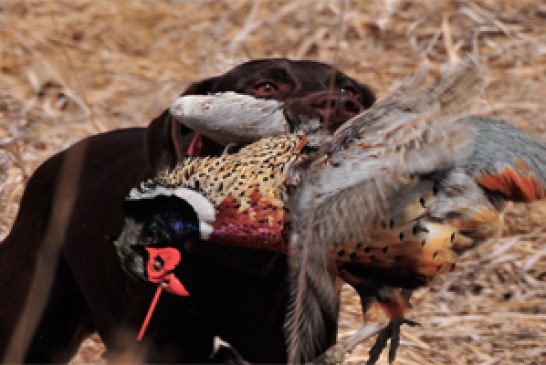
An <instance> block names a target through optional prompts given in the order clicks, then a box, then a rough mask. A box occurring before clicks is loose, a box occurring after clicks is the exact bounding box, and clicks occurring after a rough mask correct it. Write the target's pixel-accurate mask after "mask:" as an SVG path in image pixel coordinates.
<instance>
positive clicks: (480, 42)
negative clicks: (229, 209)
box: [0, 0, 546, 364]
mask: <svg viewBox="0 0 546 365" xmlns="http://www.w3.org/2000/svg"><path fill="white" fill-rule="evenodd" d="M467 53H470V54H473V55H474V56H475V57H476V58H477V59H479V60H480V62H481V63H482V64H484V65H485V66H486V70H487V78H488V80H489V81H490V82H489V86H488V87H487V89H486V93H485V97H484V101H483V103H482V105H481V110H479V112H480V113H481V114H488V115H494V116H497V117H500V118H503V119H505V120H507V121H508V122H510V123H513V124H515V125H517V126H519V127H521V128H523V129H524V130H526V131H527V132H529V133H532V134H534V135H536V136H538V137H539V138H546V102H545V100H546V2H545V1H543V0H542V1H539V0H535V1H532V0H505V1H497V0H481V1H471V0H460V1H447V0H446V1H403V0H368V1H320V0H319V1H316V0H309V1H307V0H299V1H259V0H254V1H251V0H225V1H217V0H214V1H204V0H202V1H177V0H171V1H166V0H165V1H159V0H154V1H152V0H150V1H144V0H142V1H132V0H124V1H107V0H66V1H55V2H53V1H18V0H3V1H0V86H1V87H0V239H2V238H3V237H5V236H6V235H7V233H8V231H9V229H10V226H11V224H12V222H13V219H14V218H15V215H16V213H17V209H18V204H19V200H20V198H21V194H22V192H23V189H24V186H25V183H26V181H27V180H28V178H29V177H30V175H31V174H32V172H33V171H34V170H35V169H36V167H37V166H38V165H39V164H40V163H41V162H43V161H44V160H45V159H47V158H48V157H50V156H51V155H53V154H55V153H56V152H58V151H60V150H62V149H64V148H66V147H67V146H69V145H71V144H72V143H74V142H76V141H78V140H80V139H81V138H84V137H86V136H89V135H92V134H96V133H99V132H102V131H106V130H110V129H114V128H121V127H128V126H134V125H140V126H145V125H147V123H148V122H149V121H150V120H151V119H152V118H153V117H154V116H156V115H157V114H159V112H161V111H162V110H163V109H165V108H166V107H168V105H169V104H170V102H171V101H172V100H173V99H174V98H175V97H176V96H177V95H178V94H179V93H180V92H181V91H182V90H184V88H185V86H186V85H187V84H188V83H190V82H192V81H197V80H199V79H201V78H203V77H207V76H212V75H215V74H219V73H222V72H224V71H226V70H228V69H230V68H231V67H233V66H234V65H237V64H239V63H241V62H243V61H246V60H249V59H254V58H263V57H289V58H294V59H302V58H306V59H314V60H320V61H324V62H328V63H331V64H334V65H335V66H337V67H338V68H340V69H342V70H343V71H345V72H346V73H348V74H349V75H351V76H353V77H355V78H357V79H359V80H360V81H362V82H364V83H367V84H369V85H370V86H371V87H372V88H373V89H374V90H375V91H376V92H377V94H378V95H379V96H382V95H384V94H385V93H386V92H387V91H388V90H389V88H390V87H391V85H392V84H393V83H394V82H396V80H399V79H400V78H402V77H404V76H406V75H408V74H409V73H411V72H413V71H414V70H415V69H416V68H417V67H418V65H419V63H420V62H421V61H422V60H423V59H425V58H426V59H428V60H429V61H430V62H431V63H432V70H433V71H435V72H436V71H438V70H439V69H440V68H441V66H442V64H444V63H446V62H453V61H456V60H457V59H459V58H461V57H463V56H464V55H465V54H467ZM121 152H122V151H121ZM505 220H506V228H505V230H504V234H503V237H500V238H498V239H495V240H491V241H488V242H487V243H486V244H484V245H483V246H482V247H480V248H479V249H477V250H474V251H473V252H470V253H468V254H466V255H465V256H464V257H463V258H462V259H461V261H460V264H459V265H458V268H457V269H456V271H455V272H454V273H452V274H450V275H447V276H445V277H441V278H439V280H437V281H436V282H435V283H434V285H433V286H432V288H429V289H424V290H421V291H419V292H417V293H416V294H415V296H414V298H413V301H412V302H413V305H414V308H413V309H412V310H411V311H410V312H409V318H411V319H414V320H417V321H420V322H422V326H420V327H415V328H409V327H407V328H403V332H402V344H401V347H400V350H399V353H398V358H397V362H396V363H397V364H439V363H444V364H544V363H546V203H544V202H542V203H536V204H531V205H513V206H510V207H509V209H508V212H507V214H506V219H505ZM343 303H344V304H343V314H342V318H341V332H340V336H341V337H345V336H347V335H350V334H351V333H352V332H353V331H355V330H356V329H358V328H359V326H360V325H361V323H362V320H363V319H362V318H361V314H360V313H361V310H360V304H359V302H358V299H357V297H356V296H355V295H354V294H353V293H352V292H351V290H350V289H348V288H344V289H343ZM379 316H380V314H379V313H378V312H373V311H372V313H371V314H370V316H369V318H366V320H375V319H377V318H378V317H379ZM370 343H371V342H370V341H368V342H367V343H365V344H363V345H361V346H359V347H357V349H356V350H355V351H354V352H353V353H352V354H351V355H350V356H349V357H348V358H347V363H362V362H364V361H365V359H366V358H367V355H366V353H367V350H368V348H369V346H370ZM102 351H103V348H102V345H101V342H100V339H99V338H98V336H96V335H95V336H92V337H90V338H89V339H88V340H87V341H86V342H85V343H84V344H83V345H82V348H81V350H80V352H79V353H78V355H77V356H76V358H75V359H74V360H73V362H74V363H80V362H94V363H97V362H103V361H104V360H101V357H100V354H101V352H102ZM381 361H382V363H386V360H385V359H384V358H382V360H381Z"/></svg>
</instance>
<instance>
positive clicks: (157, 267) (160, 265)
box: [154, 255, 165, 271]
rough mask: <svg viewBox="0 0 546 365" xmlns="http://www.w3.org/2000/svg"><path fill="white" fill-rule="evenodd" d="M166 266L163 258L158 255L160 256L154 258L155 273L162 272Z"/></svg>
mask: <svg viewBox="0 0 546 365" xmlns="http://www.w3.org/2000/svg"><path fill="white" fill-rule="evenodd" d="M164 265H165V261H163V259H162V258H161V256H159V255H158V256H156V257H154V270H155V271H159V270H161V269H162V268H163V266H164Z"/></svg>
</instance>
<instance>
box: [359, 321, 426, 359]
mask: <svg viewBox="0 0 546 365" xmlns="http://www.w3.org/2000/svg"><path fill="white" fill-rule="evenodd" d="M403 324H407V325H409V326H412V327H413V326H418V325H420V323H419V322H416V321H412V320H411V319H406V318H403V319H402V320H391V321H390V322H389V324H388V326H386V327H385V328H383V329H382V330H381V331H380V332H379V334H378V335H377V339H376V340H375V343H374V345H373V346H372V348H371V349H370V351H369V353H368V354H369V355H370V357H369V358H368V361H367V362H366V365H374V364H375V363H376V362H377V360H379V356H380V355H381V353H382V352H383V349H384V348H385V347H387V342H388V341H389V339H390V340H391V345H390V348H389V364H392V363H393V362H394V359H395V358H396V351H397V350H398V346H399V345H400V327H401V326H402V325H403Z"/></svg>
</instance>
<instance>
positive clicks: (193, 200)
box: [127, 186, 216, 239]
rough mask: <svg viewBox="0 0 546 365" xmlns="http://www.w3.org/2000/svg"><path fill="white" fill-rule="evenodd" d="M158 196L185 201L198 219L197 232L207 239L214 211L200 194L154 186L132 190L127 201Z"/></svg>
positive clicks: (210, 231)
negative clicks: (173, 197) (172, 197)
mask: <svg viewBox="0 0 546 365" xmlns="http://www.w3.org/2000/svg"><path fill="white" fill-rule="evenodd" d="M158 196H167V197H169V196H175V197H177V198H180V199H182V200H185V201H186V202H187V203H188V204H189V205H191V207H192V208H193V210H194V211H195V213H196V214H197V218H199V232H200V235H201V238H202V239H208V238H209V236H210V234H211V233H212V231H213V229H214V228H213V227H212V226H211V224H210V223H212V222H214V220H215V219H216V210H215V209H214V206H213V205H212V203H211V202H210V201H209V200H208V199H207V198H206V197H205V196H204V195H202V194H201V193H199V192H197V191H195V190H191V189H188V188H183V187H177V188H167V187H164V186H155V187H153V188H143V187H141V188H133V189H131V191H130V192H129V196H128V197H127V200H141V199H153V198H155V197H158Z"/></svg>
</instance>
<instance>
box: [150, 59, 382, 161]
mask: <svg viewBox="0 0 546 365" xmlns="http://www.w3.org/2000/svg"><path fill="white" fill-rule="evenodd" d="M225 91H234V92H237V93H241V94H247V95H252V96H255V97H258V98H266V99H276V100H279V101H283V102H284V103H285V114H286V116H287V117H288V118H289V119H291V121H292V123H294V124H299V123H305V121H306V120H308V119H310V118H316V117H319V118H320V120H321V122H322V124H324V126H325V128H327V129H328V130H330V131H333V130H335V129H336V128H337V127H339V125H341V124H343V123H344V122H346V121H347V120H349V119H350V118H352V117H353V116H355V115H357V114H358V113H359V112H361V111H362V110H364V109H366V108H368V107H369V106H371V105H372V104H373V103H374V101H375V96H374V94H373V92H372V91H371V90H370V88H369V87H368V86H366V85H363V84H361V83H359V82H358V81H356V80H354V79H352V78H350V77H349V76H347V75H346V74H344V73H343V72H341V71H339V70H337V69H336V68H334V67H332V66H329V65H327V64H325V63H321V62H316V61H292V60H288V59H263V60H254V61H250V62H246V63H243V64H241V65H239V66H237V67H235V68H233V69H232V70H230V71H228V72H227V73H225V74H223V75H220V76H215V77H211V78H208V79H205V80H203V81H200V82H196V83H194V84H191V85H190V86H189V87H188V88H187V89H186V91H184V93H183V94H182V96H184V95H206V94H212V93H218V92H225ZM192 137H193V133H192V131H191V130H189V129H188V128H186V127H185V126H183V125H182V124H180V123H178V122H175V121H174V120H173V118H172V117H171V115H170V113H169V111H168V110H166V111H165V112H163V113H162V114H161V115H160V116H158V117H157V118H156V119H154V120H153V121H152V123H151V124H150V126H149V127H148V132H147V137H146V139H147V141H146V142H147V151H148V160H149V163H150V167H151V170H152V172H157V171H160V170H162V169H164V168H166V167H171V168H172V167H174V165H175V164H176V162H177V161H179V160H180V159H182V158H183V157H184V156H185V154H186V151H187V149H188V147H189V144H190V143H191V141H192ZM202 146H203V148H202V152H203V154H206V155H215V154H218V153H220V152H221V151H222V149H223V147H222V146H219V145H217V144H216V143H213V142H212V141H210V140H206V139H204V140H203V141H202Z"/></svg>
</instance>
